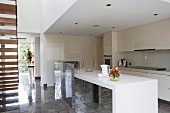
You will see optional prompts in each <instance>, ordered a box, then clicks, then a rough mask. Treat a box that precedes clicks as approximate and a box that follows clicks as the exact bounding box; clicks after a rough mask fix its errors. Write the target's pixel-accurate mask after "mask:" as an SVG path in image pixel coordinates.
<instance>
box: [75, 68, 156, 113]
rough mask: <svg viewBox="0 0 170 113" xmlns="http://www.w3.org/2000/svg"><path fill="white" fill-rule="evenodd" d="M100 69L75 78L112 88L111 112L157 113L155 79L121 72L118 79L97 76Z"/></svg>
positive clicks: (83, 73) (80, 74)
mask: <svg viewBox="0 0 170 113" xmlns="http://www.w3.org/2000/svg"><path fill="white" fill-rule="evenodd" d="M98 73H100V71H93V72H81V73H79V74H75V76H74V77H75V78H77V79H80V80H84V81H86V82H89V83H92V84H96V85H98V86H101V87H105V88H108V89H111V90H112V113H158V89H157V80H156V79H150V78H143V77H136V76H132V75H125V74H121V78H120V80H119V81H116V82H114V81H110V79H109V78H108V77H101V78H100V77H97V74H98Z"/></svg>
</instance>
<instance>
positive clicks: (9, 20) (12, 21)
mask: <svg viewBox="0 0 170 113" xmlns="http://www.w3.org/2000/svg"><path fill="white" fill-rule="evenodd" d="M0 25H3V26H4V25H16V19H15V18H4V17H0Z"/></svg>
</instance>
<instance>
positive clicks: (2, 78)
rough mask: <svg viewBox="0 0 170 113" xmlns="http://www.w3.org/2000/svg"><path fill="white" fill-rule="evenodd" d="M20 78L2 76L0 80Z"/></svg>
mask: <svg viewBox="0 0 170 113" xmlns="http://www.w3.org/2000/svg"><path fill="white" fill-rule="evenodd" d="M14 79H18V77H0V80H14Z"/></svg>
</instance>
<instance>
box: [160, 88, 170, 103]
mask: <svg viewBox="0 0 170 113" xmlns="http://www.w3.org/2000/svg"><path fill="white" fill-rule="evenodd" d="M158 97H159V98H160V99H163V100H166V101H170V88H165V87H160V86H159V87H158Z"/></svg>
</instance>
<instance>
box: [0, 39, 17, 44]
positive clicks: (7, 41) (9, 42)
mask: <svg viewBox="0 0 170 113" xmlns="http://www.w3.org/2000/svg"><path fill="white" fill-rule="evenodd" d="M0 44H17V40H4V39H0Z"/></svg>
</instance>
